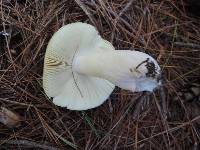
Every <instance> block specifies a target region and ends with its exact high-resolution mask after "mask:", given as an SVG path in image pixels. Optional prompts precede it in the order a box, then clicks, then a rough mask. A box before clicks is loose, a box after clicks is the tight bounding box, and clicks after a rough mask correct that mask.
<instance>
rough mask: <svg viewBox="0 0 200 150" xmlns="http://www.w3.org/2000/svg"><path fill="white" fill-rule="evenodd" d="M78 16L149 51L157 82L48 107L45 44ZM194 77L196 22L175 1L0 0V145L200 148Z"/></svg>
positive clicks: (198, 48)
mask: <svg viewBox="0 0 200 150" xmlns="http://www.w3.org/2000/svg"><path fill="white" fill-rule="evenodd" d="M77 21H81V22H86V23H89V24H92V25H94V26H95V27H96V28H97V30H98V31H99V32H100V35H101V36H102V37H103V38H105V39H106V40H108V41H110V42H111V43H112V44H113V45H114V47H115V48H116V49H127V50H128V49H136V50H139V51H143V52H146V53H148V54H149V55H151V56H153V57H154V58H155V59H156V60H157V61H158V62H159V64H160V66H161V68H162V78H163V85H162V86H161V87H160V88H159V89H158V90H156V91H155V92H154V93H151V94H146V93H131V92H129V91H125V90H122V89H119V88H116V89H115V90H114V92H113V93H112V95H111V96H110V98H109V100H107V101H106V102H105V103H104V104H103V105H101V106H100V107H97V108H95V109H91V110H88V111H70V110H67V109H65V108H60V107H58V106H55V105H54V104H53V103H52V102H51V101H49V100H48V99H47V98H46V96H45V94H44V91H43V88H42V72H43V62H44V54H45V50H46V46H47V44H48V41H49V39H50V38H51V37H52V35H53V33H54V32H56V31H57V30H58V29H59V28H60V27H62V26H63V25H66V24H68V23H72V22H77ZM199 79H200V21H199V18H198V17H197V16H194V15H192V14H190V13H189V12H188V9H187V6H186V4H184V2H183V1H182V0H180V1H175V0H161V1H150V0H140V1H137V0H102V1H101V0H88V1H87V0H54V1H47V0H24V1H22V0H1V1H0V105H1V110H0V122H1V123H0V149H20V150H21V149H48V150H59V149H91V150H97V149H105V150H111V149H141V150H149V149H153V150H161V149H163V150H169V149H174V150H183V149H187V150H190V149H192V150H197V149H200V146H199V143H200V99H199V95H198V90H199ZM194 89H195V90H196V91H194ZM195 92H197V94H196V95H195Z"/></svg>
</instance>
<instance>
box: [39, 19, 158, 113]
mask: <svg viewBox="0 0 200 150" xmlns="http://www.w3.org/2000/svg"><path fill="white" fill-rule="evenodd" d="M159 78H160V67H159V65H158V63H157V62H156V61H155V60H154V59H153V58H152V57H151V56H149V55H147V54H145V53H142V52H139V51H130V50H115V48H114V47H113V46H112V44H111V43H110V42H108V41H106V40H104V39H103V38H101V36H100V35H99V33H98V31H97V30H96V29H95V28H94V27H93V26H92V25H89V24H86V23H81V22H77V23H71V24H68V25H65V26H63V27H62V28H60V29H59V30H58V31H57V32H56V33H55V34H54V35H53V37H52V38H51V40H50V42H49V43H48V46H47V50H46V54H45V61H44V71H43V88H44V90H45V93H46V94H47V96H48V97H50V98H51V97H52V98H53V103H54V104H56V105H58V106H61V107H67V108H68V109H71V110H87V109H91V108H94V107H97V106H99V105H101V104H102V103H103V102H104V101H105V100H106V99H107V98H108V97H109V95H110V94H111V93H112V91H113V89H114V88H115V86H118V87H120V88H123V89H126V90H130V91H132V92H140V91H153V89H154V88H156V87H157V86H158V85H159V84H160V81H159Z"/></svg>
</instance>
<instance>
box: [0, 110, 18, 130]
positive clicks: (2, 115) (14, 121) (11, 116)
mask: <svg viewBox="0 0 200 150" xmlns="http://www.w3.org/2000/svg"><path fill="white" fill-rule="evenodd" d="M20 121H21V116H19V115H18V114H17V113H15V112H13V111H11V110H8V109H7V108H5V107H1V108H0V122H1V123H2V124H4V125H6V126H7V127H9V128H14V127H18V126H19V125H20V124H21V123H20Z"/></svg>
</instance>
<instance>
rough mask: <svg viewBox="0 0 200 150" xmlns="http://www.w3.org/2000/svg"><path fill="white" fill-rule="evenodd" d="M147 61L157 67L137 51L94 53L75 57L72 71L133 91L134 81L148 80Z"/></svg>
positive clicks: (145, 55)
mask: <svg viewBox="0 0 200 150" xmlns="http://www.w3.org/2000/svg"><path fill="white" fill-rule="evenodd" d="M147 60H150V61H151V62H153V63H154V64H155V66H158V65H157V62H156V61H155V60H154V59H153V58H152V57H150V56H149V55H147V54H145V53H142V52H138V51H124V50H113V51H98V52H97V51H95V52H93V53H89V54H88V53H87V54H85V55H78V56H76V57H75V59H74V62H73V71H75V72H77V73H79V74H84V75H88V76H94V77H99V78H103V79H106V80H108V81H110V82H112V83H113V84H115V85H117V86H119V87H121V88H124V89H128V90H132V91H134V90H135V88H136V87H135V86H136V85H135V84H136V81H137V82H138V81H142V80H143V79H145V80H146V79H147V78H148V77H147V76H146V75H147V73H148V72H149V70H148V69H147V67H146V63H145V61H147ZM157 69H158V68H157ZM155 78H156V77H155ZM130 83H132V84H130ZM134 83H135V84H134Z"/></svg>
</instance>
